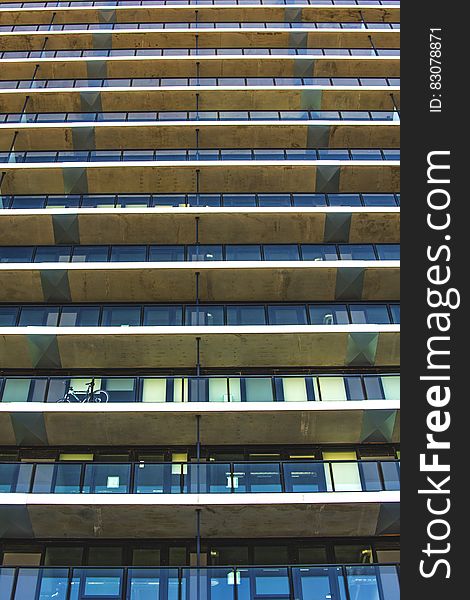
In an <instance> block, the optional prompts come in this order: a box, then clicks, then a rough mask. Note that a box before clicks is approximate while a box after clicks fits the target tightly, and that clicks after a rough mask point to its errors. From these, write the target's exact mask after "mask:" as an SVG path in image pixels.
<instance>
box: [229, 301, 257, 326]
mask: <svg viewBox="0 0 470 600" xmlns="http://www.w3.org/2000/svg"><path fill="white" fill-rule="evenodd" d="M227 325H266V314H265V311H264V306H255V305H252V306H249V305H248V306H243V305H234V306H227Z"/></svg>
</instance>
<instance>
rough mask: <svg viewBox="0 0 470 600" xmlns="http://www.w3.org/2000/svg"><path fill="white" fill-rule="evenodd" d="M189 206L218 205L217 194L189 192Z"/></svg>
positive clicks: (218, 198)
mask: <svg viewBox="0 0 470 600" xmlns="http://www.w3.org/2000/svg"><path fill="white" fill-rule="evenodd" d="M188 204H189V206H220V195H219V194H189V195H188Z"/></svg>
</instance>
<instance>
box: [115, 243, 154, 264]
mask: <svg viewBox="0 0 470 600" xmlns="http://www.w3.org/2000/svg"><path fill="white" fill-rule="evenodd" d="M146 258H147V247H146V246H111V261H112V262H145V260H146Z"/></svg>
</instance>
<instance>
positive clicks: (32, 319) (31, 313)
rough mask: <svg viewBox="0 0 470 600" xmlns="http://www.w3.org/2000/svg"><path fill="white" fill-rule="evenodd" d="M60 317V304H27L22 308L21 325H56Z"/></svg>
mask: <svg viewBox="0 0 470 600" xmlns="http://www.w3.org/2000/svg"><path fill="white" fill-rule="evenodd" d="M58 317H59V307H58V306H47V307H45V306H25V307H23V308H22V309H21V313H20V320H19V326H20V327H27V326H38V327H45V326H47V327H55V326H56V325H57V320H58Z"/></svg>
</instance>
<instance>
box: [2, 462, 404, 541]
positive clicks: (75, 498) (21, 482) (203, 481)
mask: <svg viewBox="0 0 470 600" xmlns="http://www.w3.org/2000/svg"><path fill="white" fill-rule="evenodd" d="M1 481H2V483H1V484H0V486H1V489H2V490H3V491H2V492H0V504H1V516H2V520H3V522H4V523H5V527H4V529H3V535H4V537H10V538H18V537H25V536H26V537H29V538H70V539H72V538H84V537H85V538H91V537H93V538H98V537H99V538H143V537H145V538H151V537H155V538H176V537H191V536H194V535H195V511H196V509H200V510H201V512H200V517H201V519H200V528H201V535H202V536H203V537H207V538H212V537H221V536H222V535H223V536H224V537H230V538H234V537H250V538H251V537H254V538H256V537H270V536H274V537H276V536H277V537H283V536H287V537H290V536H297V537H302V536H304V537H305V536H307V537H321V536H323V537H325V536H358V537H359V536H374V535H380V534H383V533H384V532H387V533H394V534H396V533H398V531H399V529H398V528H399V512H398V511H399V507H398V500H399V491H398V489H399V466H398V462H397V461H302V462H300V461H291V462H283V463H280V462H276V463H261V462H245V463H216V462H210V463H145V462H139V463H110V464H105V463H92V462H88V463H87V462H68V461H67V462H61V463H2V465H1ZM227 523H230V527H227ZM25 528H26V529H25Z"/></svg>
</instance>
